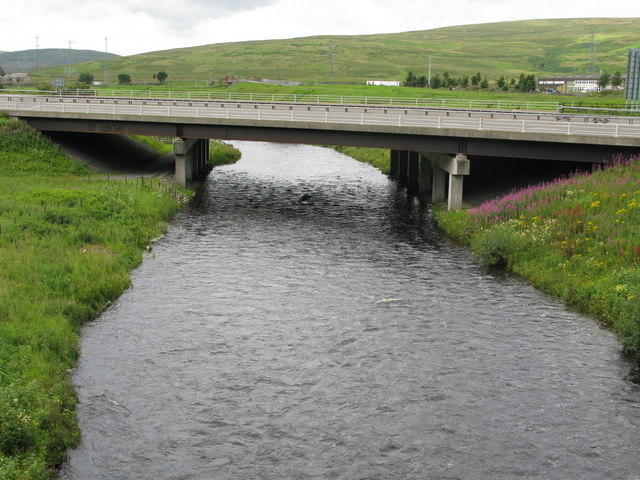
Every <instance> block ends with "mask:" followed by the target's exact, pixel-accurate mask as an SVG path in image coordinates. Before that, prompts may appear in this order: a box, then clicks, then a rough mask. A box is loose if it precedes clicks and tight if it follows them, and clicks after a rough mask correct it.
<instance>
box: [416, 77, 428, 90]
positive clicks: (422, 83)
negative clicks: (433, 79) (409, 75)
mask: <svg viewBox="0 0 640 480" xmlns="http://www.w3.org/2000/svg"><path fill="white" fill-rule="evenodd" d="M427 83H428V82H427V77H425V76H424V75H420V76H419V77H418V78H416V87H420V88H424V87H426V86H427Z"/></svg>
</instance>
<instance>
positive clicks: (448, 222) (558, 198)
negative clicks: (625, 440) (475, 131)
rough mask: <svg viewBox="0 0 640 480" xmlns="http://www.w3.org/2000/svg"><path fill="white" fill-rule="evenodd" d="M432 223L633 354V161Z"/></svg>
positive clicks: (639, 198) (637, 282)
mask: <svg viewBox="0 0 640 480" xmlns="http://www.w3.org/2000/svg"><path fill="white" fill-rule="evenodd" d="M436 219H437V222H438V224H439V226H440V227H441V228H443V229H444V230H445V231H446V232H448V233H449V234H450V235H451V236H453V237H454V238H456V239H458V240H460V241H462V242H464V243H467V244H469V245H470V246H471V249H472V251H473V252H474V253H475V254H476V255H478V256H479V257H480V258H481V259H482V260H483V261H485V262H486V263H487V264H489V265H493V266H496V267H500V268H506V269H508V270H510V271H512V272H514V273H516V274H518V275H521V276H522V277H524V278H526V279H528V280H529V281H531V283H532V284H533V285H534V286H536V287H538V288H540V289H541V290H543V291H546V292H549V293H551V294H554V295H556V296H558V297H560V298H562V299H564V300H565V301H566V302H567V303H568V304H569V305H572V306H574V307H576V308H578V309H579V310H581V311H584V312H586V313H589V314H592V315H594V316H596V317H597V318H599V319H600V320H601V321H602V323H603V324H604V325H606V326H608V327H610V328H611V329H612V330H613V331H614V332H616V334H617V335H618V336H619V338H620V341H621V343H622V345H623V346H624V348H625V349H627V350H633V351H638V350H639V349H640V228H639V225H640V158H631V159H617V160H616V161H613V162H611V164H609V165H607V166H605V167H603V168H601V169H598V170H596V171H595V172H593V173H591V174H578V175H573V176H570V177H567V178H561V179H558V180H556V181H555V182H552V183H546V184H541V185H537V186H533V187H529V188H527V189H524V190H520V191H516V192H513V193H512V194H510V195H506V196H504V197H501V198H498V199H495V200H492V201H488V202H486V203H484V204H482V205H480V206H478V207H476V208H472V209H470V210H467V211H459V212H444V211H438V212H437V214H436Z"/></svg>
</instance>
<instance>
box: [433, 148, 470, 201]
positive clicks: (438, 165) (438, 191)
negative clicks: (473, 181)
mask: <svg viewBox="0 0 640 480" xmlns="http://www.w3.org/2000/svg"><path fill="white" fill-rule="evenodd" d="M423 158H428V159H429V160H431V167H432V169H433V177H432V192H431V198H432V201H433V202H434V203H442V202H444V201H445V199H446V202H447V209H448V210H460V209H461V208H462V185H463V180H464V176H465V175H469V173H470V171H471V168H470V162H469V159H468V158H467V156H466V155H463V154H461V153H458V154H457V155H455V156H451V155H446V154H443V153H425V154H423ZM447 174H449V185H448V187H449V188H448V189H447ZM447 193H448V195H447Z"/></svg>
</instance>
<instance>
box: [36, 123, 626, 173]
mask: <svg viewBox="0 0 640 480" xmlns="http://www.w3.org/2000/svg"><path fill="white" fill-rule="evenodd" d="M24 120H25V121H27V122H28V123H29V124H30V125H31V126H32V127H34V128H36V129H38V130H49V131H65V132H85V133H113V134H124V135H149V136H159V137H178V138H202V139H217V140H250V141H262V142H279V143H302V144H308V145H341V146H353V147H370V148H384V149H389V150H411V151H416V152H437V153H449V154H455V153H463V154H465V155H471V156H489V157H509V158H531V159H539V160H563V161H576V162H596V163H599V162H602V161H604V160H607V159H610V158H611V157H612V156H613V155H616V154H622V155H631V154H634V153H637V152H638V149H637V148H634V147H626V146H611V145H594V144H585V143H566V142H550V141H546V142H544V141H524V140H515V139H509V140H505V139H498V138H473V137H465V136H463V135H460V136H441V135H425V134H422V135H413V134H402V133H385V132H367V131H349V130H347V131H345V130H332V129H310V128H284V127H264V126H263V127H253V126H242V125H238V126H231V125H206V124H188V123H186V124H183V123H160V122H158V123H153V122H149V123H146V122H135V121H114V120H87V119H63V118H38V117H29V118H24Z"/></svg>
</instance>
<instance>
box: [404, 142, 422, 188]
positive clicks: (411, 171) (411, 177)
mask: <svg viewBox="0 0 640 480" xmlns="http://www.w3.org/2000/svg"><path fill="white" fill-rule="evenodd" d="M419 169H420V154H419V153H417V152H408V155H407V193H408V194H409V195H417V194H418V191H419V184H420V178H419Z"/></svg>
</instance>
